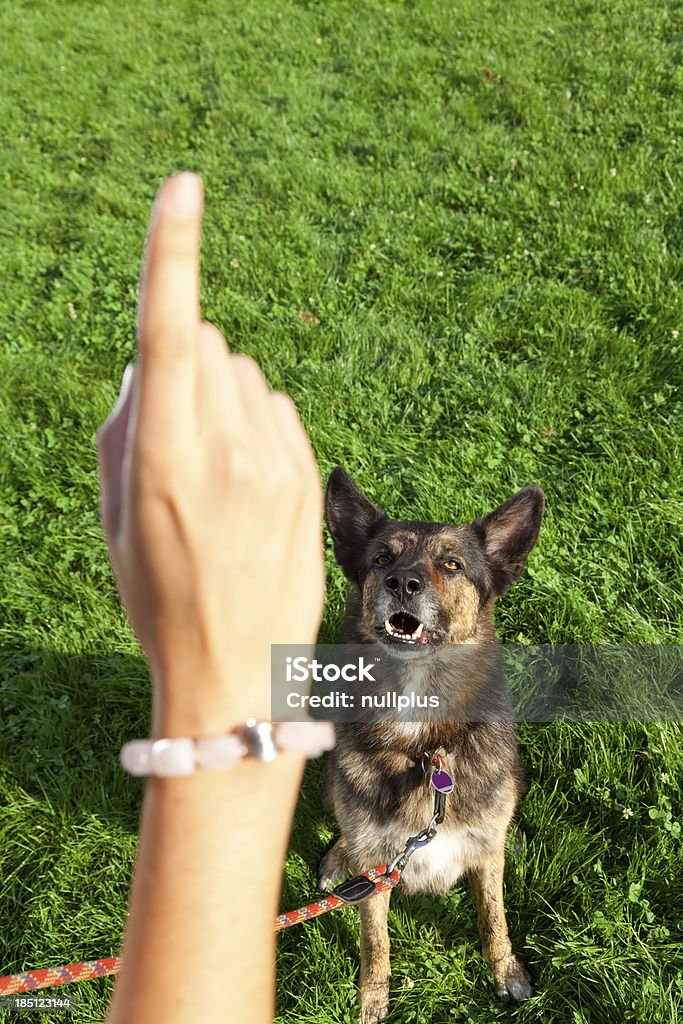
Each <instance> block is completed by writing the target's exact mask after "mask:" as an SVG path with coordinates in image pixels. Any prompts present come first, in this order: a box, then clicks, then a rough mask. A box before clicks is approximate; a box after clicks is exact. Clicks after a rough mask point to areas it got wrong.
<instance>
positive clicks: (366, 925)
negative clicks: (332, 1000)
mask: <svg viewBox="0 0 683 1024" xmlns="http://www.w3.org/2000/svg"><path fill="white" fill-rule="evenodd" d="M390 899H391V890H390V889H389V890H387V892H380V893H378V894H377V896H371V897H370V898H369V899H367V900H365V901H364V902H363V903H361V904H360V905H359V908H358V909H359V910H360V921H361V933H360V1006H361V1011H360V1019H361V1024H375V1021H380V1020H384V1018H385V1017H386V1015H387V1011H388V1009H389V979H390V977H391V968H390V966H389V929H388V925H387V919H388V916H389V900H390Z"/></svg>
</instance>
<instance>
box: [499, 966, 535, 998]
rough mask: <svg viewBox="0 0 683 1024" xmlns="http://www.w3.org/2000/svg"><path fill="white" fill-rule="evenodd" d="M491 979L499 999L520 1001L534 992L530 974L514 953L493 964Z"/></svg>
mask: <svg viewBox="0 0 683 1024" xmlns="http://www.w3.org/2000/svg"><path fill="white" fill-rule="evenodd" d="M493 979H494V982H495V986H496V995H497V996H499V997H500V998H501V999H514V1000H515V1002H517V1003H521V1002H522V1001H523V1000H524V999H529V998H530V997H531V996H532V995H533V994H534V990H533V987H532V984H531V975H530V974H529V972H528V971H527V969H526V967H525V966H524V964H523V963H522V961H521V960H520V959H519V957H518V956H515V955H514V954H512V955H511V956H509V957H506V958H505V960H502V961H499V962H498V963H497V964H496V965H495V966H494V968H493Z"/></svg>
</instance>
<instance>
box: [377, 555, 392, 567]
mask: <svg viewBox="0 0 683 1024" xmlns="http://www.w3.org/2000/svg"><path fill="white" fill-rule="evenodd" d="M390 561H391V559H390V558H389V555H376V556H375V565H389V562H390Z"/></svg>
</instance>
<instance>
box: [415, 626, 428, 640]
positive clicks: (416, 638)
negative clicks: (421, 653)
mask: <svg viewBox="0 0 683 1024" xmlns="http://www.w3.org/2000/svg"><path fill="white" fill-rule="evenodd" d="M424 628H425V624H424V622H421V623H420V625H419V626H418V627H417V629H416V630H415V632H414V633H413V640H419V639H420V637H421V636H422V630H423V629H424Z"/></svg>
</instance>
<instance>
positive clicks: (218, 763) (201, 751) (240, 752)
mask: <svg viewBox="0 0 683 1024" xmlns="http://www.w3.org/2000/svg"><path fill="white" fill-rule="evenodd" d="M245 752H246V748H245V746H244V744H243V743H242V741H241V740H240V738H239V736H234V735H232V734H231V735H228V736H201V737H200V738H199V739H197V740H196V741H195V755H196V759H197V764H198V765H199V766H200V768H204V769H206V770H207V771H210V772H220V771H223V770H224V769H225V768H231V767H232V766H233V765H234V764H236V762H237V761H239V760H240V758H241V757H244V754H245Z"/></svg>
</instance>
